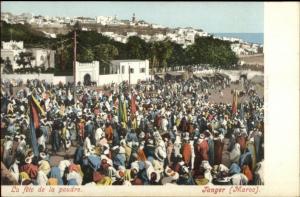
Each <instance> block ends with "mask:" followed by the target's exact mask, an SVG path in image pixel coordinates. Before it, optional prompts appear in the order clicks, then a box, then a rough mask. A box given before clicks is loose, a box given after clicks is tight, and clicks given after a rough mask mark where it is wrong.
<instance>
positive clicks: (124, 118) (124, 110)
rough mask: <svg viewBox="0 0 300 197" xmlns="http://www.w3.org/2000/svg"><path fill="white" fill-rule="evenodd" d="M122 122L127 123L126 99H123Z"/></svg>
mask: <svg viewBox="0 0 300 197" xmlns="http://www.w3.org/2000/svg"><path fill="white" fill-rule="evenodd" d="M122 120H123V121H122V122H125V123H127V109H126V101H123V114H122Z"/></svg>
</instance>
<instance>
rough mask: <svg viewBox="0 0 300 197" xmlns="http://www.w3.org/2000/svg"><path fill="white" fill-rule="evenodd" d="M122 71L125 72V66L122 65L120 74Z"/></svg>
mask: <svg viewBox="0 0 300 197" xmlns="http://www.w3.org/2000/svg"><path fill="white" fill-rule="evenodd" d="M124 73H125V67H124V66H122V74H124Z"/></svg>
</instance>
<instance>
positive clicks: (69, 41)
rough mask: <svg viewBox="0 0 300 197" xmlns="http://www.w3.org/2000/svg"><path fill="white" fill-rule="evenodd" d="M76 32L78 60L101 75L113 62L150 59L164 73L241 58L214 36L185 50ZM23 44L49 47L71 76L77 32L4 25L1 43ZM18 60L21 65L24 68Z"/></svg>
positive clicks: (161, 43) (59, 68)
mask: <svg viewBox="0 0 300 197" xmlns="http://www.w3.org/2000/svg"><path fill="white" fill-rule="evenodd" d="M73 29H76V32H77V61H80V62H91V61H93V60H97V61H99V62H100V65H101V66H100V72H103V69H104V68H105V70H106V71H107V70H108V68H109V66H110V64H109V62H110V61H111V60H112V59H149V61H150V68H156V69H159V70H163V69H165V68H166V67H172V66H179V65H192V64H209V65H211V66H212V67H218V68H224V69H229V68H231V67H232V65H234V64H237V61H238V58H237V57H236V55H235V54H234V52H233V51H232V50H231V48H230V42H227V41H222V40H218V39H213V38H212V37H196V38H195V43H194V44H192V45H189V46H188V47H187V48H186V49H183V48H182V46H181V45H179V44H177V43H174V42H171V41H170V40H164V41H159V42H150V43H147V42H145V41H144V40H142V39H141V38H139V37H137V36H132V37H129V38H128V42H127V43H126V44H124V43H120V42H116V41H114V40H112V39H110V38H108V37H106V36H103V35H102V34H99V33H97V32H95V31H80V30H79V29H80V25H79V24H78V25H77V26H76V27H74V28H73ZM10 31H12V35H13V39H14V40H16V41H21V40H22V41H24V45H25V47H28V46H29V47H47V48H51V49H52V50H55V51H56V55H55V73H56V74H58V75H59V74H61V73H71V74H72V70H73V53H74V52H73V48H74V40H73V38H74V32H73V31H71V32H69V33H68V34H66V35H57V38H46V37H45V36H44V35H43V33H42V32H38V31H34V30H33V29H32V28H31V27H30V25H20V24H17V25H11V24H7V23H5V22H2V28H1V40H2V41H9V40H10V36H11V34H10ZM22 61H23V62H24V61H26V58H25V59H24V58H23V60H20V61H19V63H18V64H19V65H22Z"/></svg>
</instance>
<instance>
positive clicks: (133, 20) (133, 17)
mask: <svg viewBox="0 0 300 197" xmlns="http://www.w3.org/2000/svg"><path fill="white" fill-rule="evenodd" d="M132 22H133V23H135V13H133V15H132Z"/></svg>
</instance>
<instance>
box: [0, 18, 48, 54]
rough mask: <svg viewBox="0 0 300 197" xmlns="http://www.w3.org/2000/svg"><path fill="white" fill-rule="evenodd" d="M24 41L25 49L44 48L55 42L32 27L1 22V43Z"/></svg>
mask: <svg viewBox="0 0 300 197" xmlns="http://www.w3.org/2000/svg"><path fill="white" fill-rule="evenodd" d="M10 40H15V41H24V47H25V48H30V47H32V46H33V45H34V46H35V47H44V46H45V44H46V45H48V44H50V43H51V41H53V39H51V38H47V37H46V36H45V34H44V33H43V32H41V31H37V30H35V29H33V28H31V26H30V25H26V24H25V25H22V24H8V23H6V22H4V21H1V41H10Z"/></svg>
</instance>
